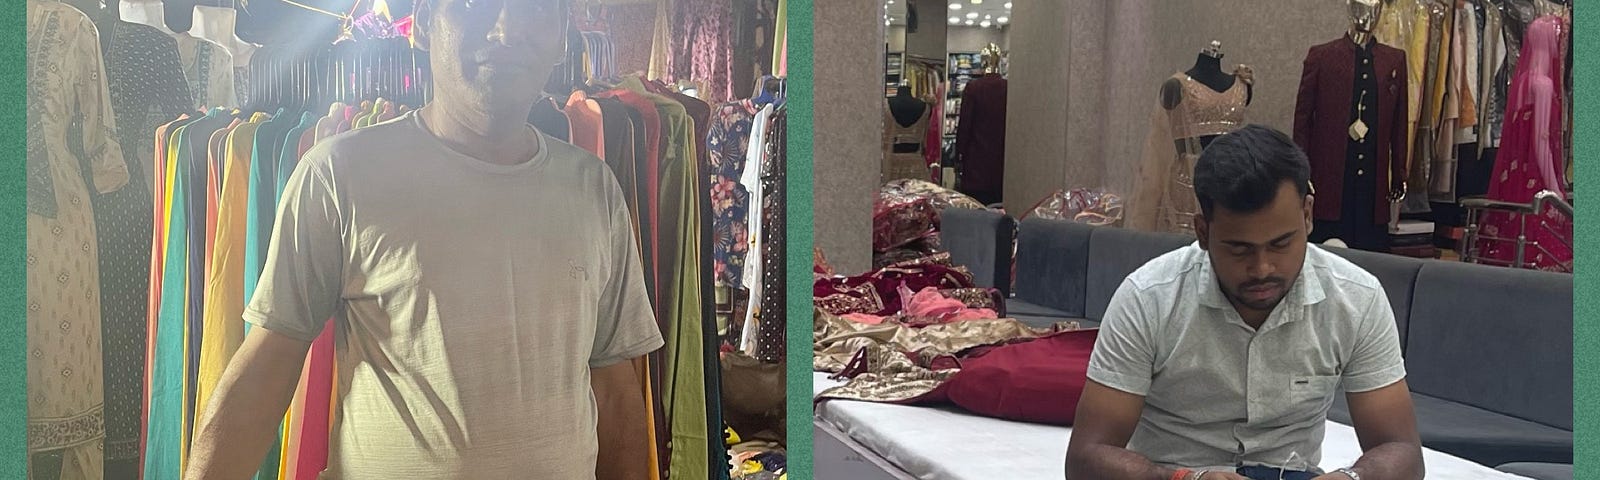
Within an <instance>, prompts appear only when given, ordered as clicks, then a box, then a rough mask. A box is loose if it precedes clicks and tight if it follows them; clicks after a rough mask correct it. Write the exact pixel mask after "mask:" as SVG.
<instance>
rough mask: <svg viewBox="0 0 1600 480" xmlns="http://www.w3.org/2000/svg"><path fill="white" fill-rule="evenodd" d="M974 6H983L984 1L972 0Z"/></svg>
mask: <svg viewBox="0 0 1600 480" xmlns="http://www.w3.org/2000/svg"><path fill="white" fill-rule="evenodd" d="M972 4H973V5H982V4H983V0H972Z"/></svg>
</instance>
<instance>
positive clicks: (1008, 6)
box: [1006, 2, 1011, 10]
mask: <svg viewBox="0 0 1600 480" xmlns="http://www.w3.org/2000/svg"><path fill="white" fill-rule="evenodd" d="M1010 9H1011V2H1006V10H1010Z"/></svg>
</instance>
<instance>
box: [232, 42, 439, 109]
mask: <svg viewBox="0 0 1600 480" xmlns="http://www.w3.org/2000/svg"><path fill="white" fill-rule="evenodd" d="M250 70H251V75H252V81H251V84H250V91H251V95H250V105H248V108H247V110H253V111H267V110H272V109H275V108H279V107H281V108H286V109H289V110H293V111H320V110H325V109H327V108H328V106H330V105H332V104H334V103H346V104H357V103H359V102H361V101H362V100H371V99H375V98H384V99H388V100H391V101H394V102H396V103H399V104H401V105H406V106H410V107H413V108H416V107H420V106H422V105H423V104H424V103H426V102H427V101H428V99H429V98H430V97H431V96H432V95H431V94H432V81H431V78H430V77H429V74H428V72H429V69H428V54H427V52H424V51H421V50H418V49H415V48H413V47H412V46H411V43H410V41H409V40H408V39H405V38H382V39H369V40H346V41H341V42H339V43H336V44H333V45H329V46H326V47H322V48H317V49H313V50H309V51H306V50H291V49H284V48H274V47H263V48H262V49H260V50H258V51H257V52H256V53H255V55H254V56H252V57H251V59H250Z"/></svg>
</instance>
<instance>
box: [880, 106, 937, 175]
mask: <svg viewBox="0 0 1600 480" xmlns="http://www.w3.org/2000/svg"><path fill="white" fill-rule="evenodd" d="M892 110H893V109H892V108H889V107H885V108H884V109H883V139H882V140H883V146H882V148H883V161H882V162H883V163H882V174H881V175H882V176H881V177H880V178H879V183H880V184H881V183H887V182H892V181H895V180H900V179H905V178H910V179H916V180H929V174H928V163H927V159H926V158H925V155H923V151H922V150H923V148H925V147H924V145H923V142H924V141H926V140H927V134H928V126H929V124H930V123H931V120H930V119H932V118H933V105H927V106H926V107H924V108H923V109H922V115H919V116H918V117H917V120H916V121H914V122H912V123H911V125H901V124H900V121H899V120H898V119H896V118H895V117H894V112H893V111H892ZM906 144H910V145H916V146H917V148H916V150H912V151H909V152H899V151H896V150H895V147H896V146H898V145H906Z"/></svg>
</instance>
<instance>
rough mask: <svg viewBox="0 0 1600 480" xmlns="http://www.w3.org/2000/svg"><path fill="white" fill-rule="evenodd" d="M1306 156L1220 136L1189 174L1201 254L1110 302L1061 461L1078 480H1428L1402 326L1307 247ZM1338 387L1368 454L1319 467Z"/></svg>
mask: <svg viewBox="0 0 1600 480" xmlns="http://www.w3.org/2000/svg"><path fill="white" fill-rule="evenodd" d="M1309 175H1310V166H1309V165H1308V163H1307V160H1306V155H1305V153H1304V152H1302V151H1300V149H1299V148H1298V147H1296V146H1295V145H1294V143H1293V142H1292V141H1290V139H1289V138H1288V137H1287V136H1286V135H1284V134H1283V133H1281V132H1278V131H1275V130H1272V129H1269V128H1265V127H1260V126H1249V127H1246V128H1244V129H1241V130H1239V131H1237V132H1235V133H1231V134H1228V135H1224V136H1222V137H1219V138H1218V139H1217V140H1216V141H1215V142H1214V143H1212V144H1211V146H1210V147H1208V148H1206V150H1205V153H1204V154H1202V155H1201V157H1200V159H1199V161H1198V162H1197V164H1196V165H1195V173H1194V190H1195V196H1196V197H1198V199H1199V203H1200V210H1201V213H1200V214H1199V215H1197V216H1196V218H1195V234H1196V236H1197V237H1198V240H1199V241H1198V242H1197V243H1196V244H1194V245H1191V246H1188V247H1184V248H1182V249H1179V250H1177V251H1174V252H1172V253H1168V254H1166V255H1163V256H1161V257H1160V258H1157V259H1155V260H1153V261H1151V262H1150V263H1149V264H1146V265H1145V266H1144V267H1142V268H1140V269H1139V270H1138V271H1136V272H1134V273H1133V274H1132V275H1130V276H1128V279H1127V280H1126V281H1124V282H1123V283H1122V286H1121V287H1120V288H1118V290H1117V292H1116V294H1115V295H1114V296H1113V297H1112V299H1111V304H1110V306H1109V308H1108V309H1107V312H1106V314H1105V321H1104V323H1103V324H1102V325H1101V330H1100V337H1099V340H1098V342H1097V344H1096V345H1095V348H1094V353H1093V355H1092V357H1091V359H1090V361H1089V372H1088V375H1089V380H1090V381H1089V382H1088V385H1087V386H1086V388H1085V389H1084V391H1083V397H1082V399H1081V400H1080V401H1079V403H1078V411H1077V420H1076V423H1075V425H1074V427H1073V432H1072V440H1071V442H1070V443H1071V444H1070V445H1069V446H1068V453H1067V476H1068V478H1073V479H1078V480H1093V479H1119V480H1120V479H1150V480H1169V479H1176V480H1196V479H1198V480H1225V479H1235V480H1237V479H1268V478H1270V479H1273V480H1277V479H1279V478H1280V476H1281V478H1284V479H1311V478H1316V479H1329V480H1335V479H1336V480H1346V479H1350V480H1397V479H1406V480H1411V479H1420V478H1422V475H1423V465H1422V447H1421V441H1420V439H1419V437H1418V435H1417V430H1416V419H1415V417H1414V416H1413V413H1412V407H1411V396H1410V393H1409V391H1408V389H1407V388H1406V382H1405V364H1404V363H1403V362H1402V360H1401V358H1400V342H1399V334H1398V332H1397V331H1396V326H1395V320H1394V312H1393V311H1391V310H1390V307H1389V301H1388V297H1386V296H1385V295H1384V292H1383V287H1382V286H1381V285H1379V284H1378V280H1377V279H1376V278H1375V277H1373V276H1372V275H1371V274H1369V273H1367V272H1366V271H1363V270H1362V269H1361V268H1359V267H1357V266H1355V265H1353V264H1351V263H1350V262H1348V261H1345V260H1344V259H1342V258H1340V257H1337V256H1335V255H1333V254H1331V253H1328V252H1326V251H1324V250H1322V249H1321V248H1318V247H1316V246H1309V245H1307V242H1306V237H1307V234H1308V233H1309V230H1310V229H1311V206H1312V201H1313V198H1312V196H1311V195H1309V194H1308V189H1309V185H1310V184H1309V180H1308V179H1307V177H1308V176H1309ZM1340 385H1343V387H1344V390H1345V391H1346V392H1349V393H1348V401H1349V404H1350V414H1351V416H1352V417H1353V418H1354V423H1355V425H1354V427H1355V430H1356V432H1357V434H1358V436H1359V437H1360V439H1361V447H1362V450H1363V452H1364V455H1363V456H1362V457H1361V459H1360V460H1359V461H1357V462H1356V463H1355V465H1351V466H1349V467H1348V468H1343V469H1338V470H1336V471H1334V472H1332V473H1327V474H1324V473H1323V472H1322V470H1321V469H1320V468H1318V467H1317V465H1318V463H1320V462H1321V456H1322V454H1321V448H1322V441H1323V435H1324V425H1325V424H1326V422H1327V415H1328V408H1329V407H1330V406H1331V405H1332V403H1333V400H1334V395H1335V393H1336V392H1337V391H1338V388H1339V386H1340Z"/></svg>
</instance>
